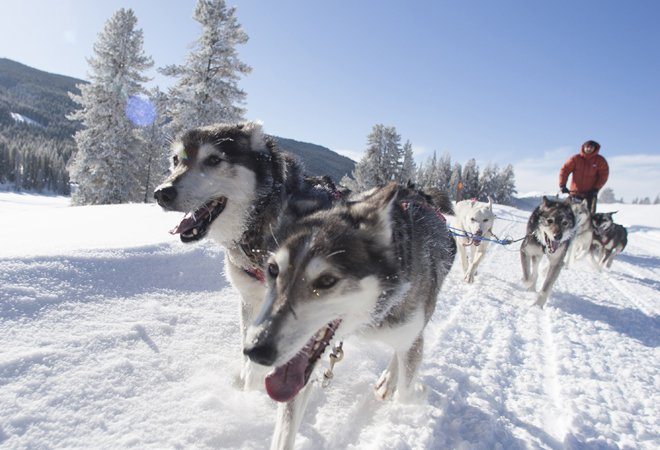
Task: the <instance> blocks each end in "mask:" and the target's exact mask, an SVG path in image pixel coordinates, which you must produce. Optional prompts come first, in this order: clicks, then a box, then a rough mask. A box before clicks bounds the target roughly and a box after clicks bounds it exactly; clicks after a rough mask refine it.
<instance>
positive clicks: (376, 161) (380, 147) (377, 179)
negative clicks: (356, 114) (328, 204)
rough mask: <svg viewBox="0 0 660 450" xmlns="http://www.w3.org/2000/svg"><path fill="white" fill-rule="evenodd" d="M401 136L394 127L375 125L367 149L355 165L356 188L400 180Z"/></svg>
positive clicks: (368, 137)
mask: <svg viewBox="0 0 660 450" xmlns="http://www.w3.org/2000/svg"><path fill="white" fill-rule="evenodd" d="M400 143H401V136H400V135H399V134H398V133H397V132H396V129H395V128H394V127H386V126H385V125H383V124H377V125H374V127H373V128H372V130H371V133H370V134H369V136H367V150H366V152H365V155H364V156H363V157H362V159H361V160H360V161H359V162H358V163H357V164H356V165H355V169H354V170H353V179H354V180H355V185H354V189H356V190H364V189H369V188H372V187H374V186H382V185H383V184H386V183H388V182H390V181H393V180H398V179H399V177H400V173H401V162H402V161H401V160H402V157H403V156H402V152H403V150H402V148H401V144H400Z"/></svg>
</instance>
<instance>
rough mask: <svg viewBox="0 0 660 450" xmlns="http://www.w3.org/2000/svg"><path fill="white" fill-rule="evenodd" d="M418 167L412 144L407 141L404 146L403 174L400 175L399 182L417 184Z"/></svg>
mask: <svg viewBox="0 0 660 450" xmlns="http://www.w3.org/2000/svg"><path fill="white" fill-rule="evenodd" d="M416 172H417V167H416V165H415V159H414V156H413V149H412V144H411V143H410V141H406V143H405V144H403V161H402V163H401V172H400V173H399V182H401V183H407V182H408V181H411V182H413V183H414V182H415V175H416Z"/></svg>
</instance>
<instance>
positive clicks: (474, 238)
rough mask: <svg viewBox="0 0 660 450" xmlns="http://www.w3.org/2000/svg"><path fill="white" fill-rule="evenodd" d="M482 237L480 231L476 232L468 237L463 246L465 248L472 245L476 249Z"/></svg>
mask: <svg viewBox="0 0 660 450" xmlns="http://www.w3.org/2000/svg"><path fill="white" fill-rule="evenodd" d="M482 236H483V232H482V231H481V230H479V231H477V232H476V233H474V234H473V235H471V236H470V237H468V241H467V243H466V244H464V245H465V246H466V247H469V246H470V245H474V246H475V247H478V246H479V244H481V237H482Z"/></svg>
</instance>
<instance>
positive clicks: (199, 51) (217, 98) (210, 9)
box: [159, 0, 252, 135]
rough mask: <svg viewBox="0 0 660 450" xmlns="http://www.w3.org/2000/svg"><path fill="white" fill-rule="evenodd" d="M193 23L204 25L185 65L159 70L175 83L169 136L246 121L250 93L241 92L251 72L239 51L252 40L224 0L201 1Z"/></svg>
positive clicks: (196, 9)
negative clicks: (241, 84)
mask: <svg viewBox="0 0 660 450" xmlns="http://www.w3.org/2000/svg"><path fill="white" fill-rule="evenodd" d="M193 18H194V19H195V20H196V21H197V22H199V23H200V24H201V26H202V35H201V36H200V37H199V39H198V40H197V41H196V42H195V43H194V45H193V49H192V51H191V52H190V53H189V54H188V57H187V58H186V62H185V63H184V64H181V65H171V66H167V67H164V68H162V69H160V70H159V71H160V72H161V73H162V74H164V75H167V76H171V77H174V78H176V80H177V81H176V83H175V84H174V86H173V87H172V88H171V89H170V90H169V112H170V114H171V118H172V121H171V123H170V126H169V128H170V130H169V131H170V133H171V134H173V135H175V134H178V133H180V132H181V131H183V130H186V129H189V128H193V127H198V126H202V125H210V124H213V123H217V122H239V121H241V120H243V115H244V114H245V109H244V108H243V107H242V106H241V105H242V104H244V102H245V97H246V94H245V92H244V91H243V90H241V89H240V88H239V87H238V80H239V78H240V76H241V75H245V74H248V73H250V71H251V70H252V69H251V68H250V67H249V66H248V65H246V64H244V63H243V62H241V61H240V60H239V59H238V54H237V52H236V46H237V45H239V44H245V43H246V42H247V40H248V36H247V34H246V33H245V32H244V31H243V29H242V28H241V26H240V25H239V24H238V21H237V19H236V8H235V7H232V8H227V6H226V4H225V1H224V0H198V1H197V6H196V7H195V12H194V14H193Z"/></svg>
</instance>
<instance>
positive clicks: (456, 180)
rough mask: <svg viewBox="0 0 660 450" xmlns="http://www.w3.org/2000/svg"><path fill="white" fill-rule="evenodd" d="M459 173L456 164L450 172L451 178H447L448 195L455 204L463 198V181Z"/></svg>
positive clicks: (459, 170)
mask: <svg viewBox="0 0 660 450" xmlns="http://www.w3.org/2000/svg"><path fill="white" fill-rule="evenodd" d="M461 172H462V171H461V165H460V164H459V163H456V164H454V167H453V169H452V170H451V177H450V178H449V193H450V195H451V197H452V198H453V199H454V200H456V201H457V202H459V201H461V200H463V199H464V198H465V196H464V195H463V181H462V176H461Z"/></svg>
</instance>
